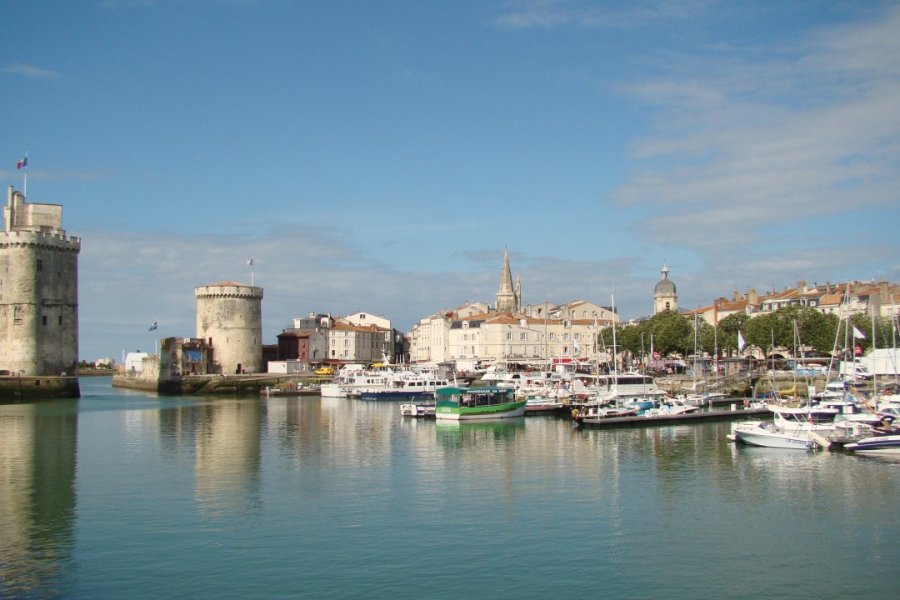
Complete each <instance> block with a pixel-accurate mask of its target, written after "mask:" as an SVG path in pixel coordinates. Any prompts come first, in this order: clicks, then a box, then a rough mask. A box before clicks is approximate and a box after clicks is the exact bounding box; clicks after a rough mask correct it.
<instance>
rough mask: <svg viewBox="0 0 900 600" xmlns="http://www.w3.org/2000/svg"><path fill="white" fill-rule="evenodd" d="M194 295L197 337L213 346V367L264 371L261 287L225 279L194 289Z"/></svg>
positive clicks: (229, 372) (221, 369)
mask: <svg viewBox="0 0 900 600" xmlns="http://www.w3.org/2000/svg"><path fill="white" fill-rule="evenodd" d="M194 296H195V297H196V298H197V337H198V338H200V339H202V340H205V341H206V342H207V343H208V344H209V345H210V346H211V347H212V350H213V356H212V359H213V363H215V365H216V370H217V371H218V372H219V373H223V374H232V373H259V372H262V371H264V369H263V364H262V362H263V356H262V298H263V290H262V288H259V287H253V286H250V285H243V284H240V283H235V282H233V281H227V282H224V283H214V284H211V285H203V286H200V287H198V288H195V289H194Z"/></svg>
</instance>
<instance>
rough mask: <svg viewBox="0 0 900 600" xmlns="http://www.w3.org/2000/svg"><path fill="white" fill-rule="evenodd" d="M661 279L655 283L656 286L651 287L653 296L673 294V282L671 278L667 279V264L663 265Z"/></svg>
mask: <svg viewBox="0 0 900 600" xmlns="http://www.w3.org/2000/svg"><path fill="white" fill-rule="evenodd" d="M660 272H661V273H662V279H660V280H659V283H657V284H656V287H655V288H653V295H654V296H674V295H675V284H674V283H672V280H671V279H669V267H668V266H667V265H663V268H662V271H660Z"/></svg>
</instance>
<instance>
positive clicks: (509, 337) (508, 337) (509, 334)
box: [506, 331, 512, 340]
mask: <svg viewBox="0 0 900 600" xmlns="http://www.w3.org/2000/svg"><path fill="white" fill-rule="evenodd" d="M506 339H507V340H512V331H507V332H506Z"/></svg>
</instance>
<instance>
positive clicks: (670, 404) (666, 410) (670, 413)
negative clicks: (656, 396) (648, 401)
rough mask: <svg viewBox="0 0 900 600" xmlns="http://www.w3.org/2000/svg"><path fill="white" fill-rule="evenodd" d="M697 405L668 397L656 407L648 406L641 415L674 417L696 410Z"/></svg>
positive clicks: (697, 408) (698, 408)
mask: <svg viewBox="0 0 900 600" xmlns="http://www.w3.org/2000/svg"><path fill="white" fill-rule="evenodd" d="M698 410H700V407H699V406H695V405H693V404H688V403H687V402H685V401H684V400H683V399H681V398H670V399H668V400H665V401H663V402H661V403H660V405H659V406H658V407H656V408H648V409H647V410H645V411H644V412H643V413H641V416H644V417H664V416H665V417H674V416H677V415H686V414H688V413H693V412H697V411H698Z"/></svg>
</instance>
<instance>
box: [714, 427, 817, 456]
mask: <svg viewBox="0 0 900 600" xmlns="http://www.w3.org/2000/svg"><path fill="white" fill-rule="evenodd" d="M728 437H729V439H731V440H732V441H734V442H743V443H745V444H749V445H750V446H761V447H763V448H785V449H793V450H807V449H809V448H811V447H812V443H811V441H810V437H809V432H808V431H796V432H787V431H785V430H784V429H781V428H779V427H776V426H775V424H774V423H772V422H770V421H741V422H739V423H734V424H733V425H732V426H731V434H730V435H729V436H728Z"/></svg>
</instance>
